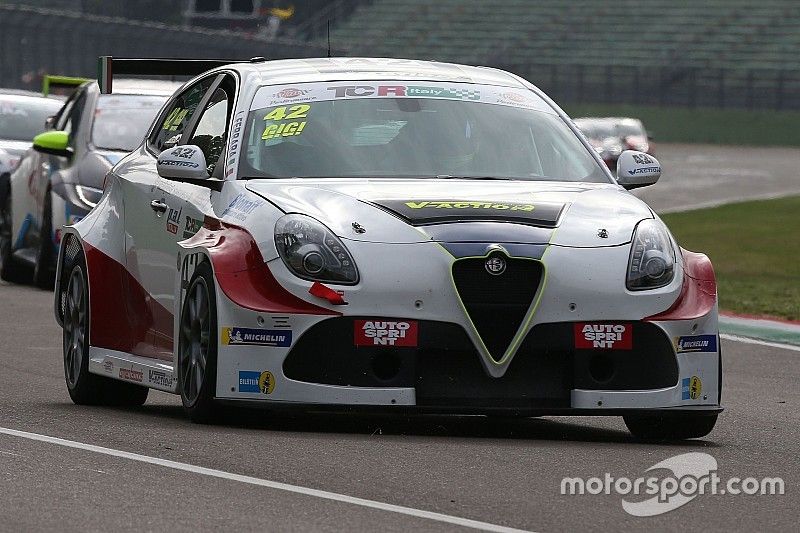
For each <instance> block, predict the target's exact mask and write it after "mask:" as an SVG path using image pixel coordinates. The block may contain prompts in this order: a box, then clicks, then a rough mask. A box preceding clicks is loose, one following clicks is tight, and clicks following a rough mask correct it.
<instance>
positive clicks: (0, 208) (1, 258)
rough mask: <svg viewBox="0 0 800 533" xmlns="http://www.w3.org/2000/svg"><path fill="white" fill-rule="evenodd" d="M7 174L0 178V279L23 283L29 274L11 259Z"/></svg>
mask: <svg viewBox="0 0 800 533" xmlns="http://www.w3.org/2000/svg"><path fill="white" fill-rule="evenodd" d="M10 179H11V178H10V177H9V175H8V174H4V175H3V176H0V279H2V280H3V281H8V282H9V283H25V282H26V281H28V279H29V278H30V273H29V272H28V271H27V269H25V268H24V267H23V265H20V264H19V263H18V262H17V261H15V260H14V258H13V257H12V255H11V254H12V252H13V250H12V246H13V243H14V236H13V235H12V233H11V232H12V220H13V219H12V217H11V182H10Z"/></svg>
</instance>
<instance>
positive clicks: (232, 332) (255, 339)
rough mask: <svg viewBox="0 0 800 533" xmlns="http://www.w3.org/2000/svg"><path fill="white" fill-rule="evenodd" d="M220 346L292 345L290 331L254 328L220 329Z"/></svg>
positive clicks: (280, 346)
mask: <svg viewBox="0 0 800 533" xmlns="http://www.w3.org/2000/svg"><path fill="white" fill-rule="evenodd" d="M220 339H221V340H222V344H224V345H226V346H273V347H276V348H288V347H289V346H291V345H292V331H291V330H274V329H255V328H237V327H225V328H222V334H221V335H220Z"/></svg>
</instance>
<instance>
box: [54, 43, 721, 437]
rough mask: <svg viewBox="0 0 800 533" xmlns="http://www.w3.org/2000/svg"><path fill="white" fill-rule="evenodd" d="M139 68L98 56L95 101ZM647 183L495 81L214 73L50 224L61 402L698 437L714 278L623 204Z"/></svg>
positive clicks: (561, 119)
mask: <svg viewBox="0 0 800 533" xmlns="http://www.w3.org/2000/svg"><path fill="white" fill-rule="evenodd" d="M137 62H138V63H137ZM126 65H128V66H127V67H126ZM135 65H138V66H135ZM142 65H143V67H142ZM147 65H148V61H147V60H125V61H123V60H112V59H111V58H101V70H102V71H103V76H102V77H101V80H100V84H101V87H102V88H103V89H104V90H106V91H107V90H108V89H109V87H108V85H109V82H110V80H111V74H110V71H111V70H112V69H114V70H117V71H123V72H122V73H148V72H147ZM165 65H166V67H165ZM175 65H176V67H175V68H176V71H177V70H180V71H181V72H182V73H186V72H188V71H189V70H190V66H191V65H189V66H187V65H186V64H185V63H181V62H177V61H176V62H175ZM157 66H158V68H157V69H154V70H158V71H159V72H162V73H163V71H165V70H168V67H169V62H166V63H165V62H164V61H163V60H162V61H159V64H158V65H157ZM207 66H208V64H207V63H206V64H205V67H207ZM140 67H142V68H141V69H140ZM137 69H140V70H142V72H135V71H136V70H137ZM151 73H152V72H151ZM660 173H661V168H660V165H659V163H658V161H656V160H655V158H653V157H652V156H649V155H647V154H644V153H640V152H634V151H627V152H624V153H623V154H622V155H621V156H620V159H619V166H618V170H617V176H616V179H615V178H614V177H613V176H612V175H611V174H610V172H609V171H608V170H607V168H606V167H605V165H604V164H603V162H602V161H601V160H600V159H599V157H598V156H597V155H596V154H595V152H594V150H592V148H591V146H589V145H588V143H587V142H586V141H585V139H584V138H583V136H581V135H580V134H579V133H578V132H577V130H576V129H575V127H574V126H573V125H572V123H571V121H570V120H569V119H568V117H567V116H566V115H565V114H564V112H563V111H561V109H559V108H558V107H557V106H556V105H555V104H554V103H553V102H552V101H551V100H550V99H549V98H548V97H547V96H546V95H544V94H543V93H542V92H541V91H540V90H538V89H537V88H536V87H534V86H533V85H531V84H530V83H528V82H527V81H525V80H523V79H521V78H519V77H517V76H514V75H512V74H509V73H507V72H503V71H499V70H494V69H488V68H476V67H467V66H459V65H452V64H441V63H431V62H421V61H409V60H390V59H358V58H355V59H354V58H333V59H299V60H281V61H269V62H267V61H264V60H263V59H254V60H252V61H251V62H245V63H237V64H230V65H221V66H219V67H217V68H213V69H211V70H208V71H206V72H203V73H202V74H200V75H199V76H197V77H195V78H194V79H192V80H191V81H189V82H188V83H187V84H186V85H184V86H183V87H182V88H181V89H179V90H178V91H177V92H176V93H175V94H174V95H173V96H172V98H171V99H170V100H169V101H168V103H167V104H166V106H165V107H164V108H163V109H162V111H161V112H160V114H159V115H158V118H157V119H156V121H155V122H154V124H153V126H152V127H151V129H150V131H149V133H148V134H147V137H146V139H144V141H143V143H142V145H141V146H140V147H139V148H138V149H137V150H135V151H134V152H132V153H131V154H129V155H128V156H127V157H125V158H124V159H122V160H121V161H120V162H119V163H118V164H117V165H116V166H115V167H114V168H113V169H112V171H111V172H110V173H109V174H108V176H107V178H106V184H105V189H104V192H103V196H102V198H101V199H100V201H99V202H98V204H97V207H96V208H94V209H93V210H92V211H91V212H90V213H89V215H88V216H86V217H85V218H84V219H83V220H81V221H80V222H78V223H77V224H75V225H73V226H67V227H65V229H64V238H63V241H62V246H61V248H60V253H59V257H58V274H57V280H56V284H57V285H56V291H55V312H56V317H57V320H58V322H59V324H61V325H62V326H63V331H64V368H65V376H66V381H67V387H68V389H69V393H70V396H71V397H72V399H73V400H74V401H75V402H77V403H125V404H141V403H143V402H144V401H145V399H146V397H147V391H148V388H155V389H159V390H163V391H168V392H173V393H176V394H180V395H181V398H182V400H183V405H184V407H185V409H186V411H187V412H188V414H189V416H190V417H191V418H192V419H193V420H196V421H208V420H212V419H213V418H214V415H215V413H216V412H217V410H218V407H219V406H220V404H234V405H235V404H237V403H238V404H242V405H244V404H247V405H250V404H255V403H258V404H262V405H264V406H269V407H271V408H275V407H279V406H290V405H292V406H307V407H309V408H314V409H319V408H323V407H324V408H342V407H348V408H352V407H361V408H373V409H374V408H382V409H385V410H389V411H398V412H399V411H403V412H408V411H422V412H430V411H432V412H440V413H479V414H489V415H491V414H500V415H507V414H511V415H519V416H538V415H564V414H576V415H622V416H624V417H625V421H626V423H627V425H628V427H629V428H630V430H631V431H632V432H633V433H634V434H635V435H638V436H642V437H657V438H690V437H701V436H704V435H706V434H708V433H709V432H710V431H711V429H712V428H713V426H714V424H715V422H716V419H717V414H718V413H719V412H720V411H721V407H720V391H721V386H720V385H721V358H720V351H719V342H718V327H717V296H716V282H715V278H714V273H713V269H712V267H711V264H710V262H709V260H708V258H707V257H705V256H704V255H701V254H696V253H692V252H687V251H685V250H682V249H681V248H679V247H678V245H677V244H676V242H675V240H674V238H673V237H672V236H671V234H670V232H669V231H668V229H667V228H666V227H665V225H664V224H663V223H662V222H661V220H660V219H659V218H658V217H657V216H656V215H655V214H654V213H653V211H652V210H651V209H650V208H649V207H648V206H647V205H646V204H644V203H643V202H641V201H640V200H638V199H637V198H635V197H634V196H632V195H631V194H629V193H628V192H627V191H626V189H631V188H635V187H641V186H644V185H649V184H652V183H655V181H656V180H657V179H658V177H659V175H660Z"/></svg>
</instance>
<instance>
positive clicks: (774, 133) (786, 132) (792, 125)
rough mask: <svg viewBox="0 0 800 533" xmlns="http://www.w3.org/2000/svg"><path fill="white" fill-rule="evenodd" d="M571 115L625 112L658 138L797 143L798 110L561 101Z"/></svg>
mask: <svg viewBox="0 0 800 533" xmlns="http://www.w3.org/2000/svg"><path fill="white" fill-rule="evenodd" d="M564 110H565V111H566V112H567V113H568V114H569V116H571V117H573V118H574V117H584V116H594V117H598V116H599V117H603V116H625V117H636V118H639V119H641V120H642V122H644V125H645V127H646V128H647V130H648V132H650V133H651V134H652V135H653V139H654V140H655V142H656V149H658V143H659V142H679V143H711V144H734V145H750V146H800V135H797V124H800V112H797V111H770V110H753V111H748V110H745V109H705V108H696V109H688V108H677V107H649V106H637V105H613V104H575V105H568V104H567V105H564Z"/></svg>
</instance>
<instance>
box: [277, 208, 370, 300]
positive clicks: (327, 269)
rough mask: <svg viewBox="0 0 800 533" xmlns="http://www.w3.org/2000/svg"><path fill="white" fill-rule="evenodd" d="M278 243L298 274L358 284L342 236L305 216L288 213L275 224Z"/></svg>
mask: <svg viewBox="0 0 800 533" xmlns="http://www.w3.org/2000/svg"><path fill="white" fill-rule="evenodd" d="M275 246H277V248H278V254H280V256H281V259H282V260H283V262H284V264H286V266H287V267H288V268H289V270H291V271H292V272H293V273H294V274H295V275H296V276H298V277H301V278H303V279H307V280H310V281H325V282H328V283H339V284H343V285H355V284H356V283H358V269H357V268H356V264H355V262H354V261H353V257H352V256H351V255H350V252H348V251H347V248H345V246H344V244H342V241H341V240H339V237H337V236H336V235H334V234H333V232H332V231H331V230H329V229H328V228H326V227H325V226H323V225H322V224H321V223H320V222H318V221H317V220H315V219H313V218H311V217H308V216H305V215H297V214H292V215H285V216H283V217H281V218H280V219H278V222H276V223H275Z"/></svg>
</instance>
